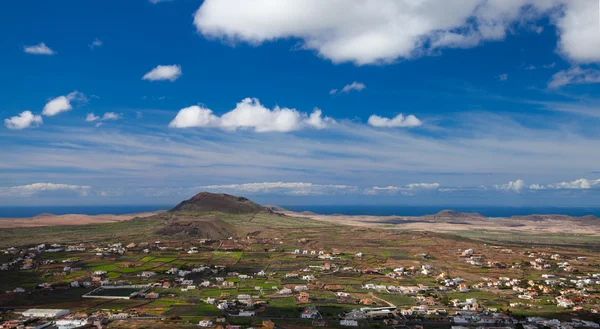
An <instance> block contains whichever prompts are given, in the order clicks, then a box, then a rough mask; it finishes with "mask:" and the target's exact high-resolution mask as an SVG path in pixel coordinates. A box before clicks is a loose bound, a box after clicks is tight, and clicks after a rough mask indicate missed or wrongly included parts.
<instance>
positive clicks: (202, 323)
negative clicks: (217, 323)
mask: <svg viewBox="0 0 600 329" xmlns="http://www.w3.org/2000/svg"><path fill="white" fill-rule="evenodd" d="M198 325H200V327H212V325H213V323H212V321H209V320H202V321H200V322H199V323H198Z"/></svg>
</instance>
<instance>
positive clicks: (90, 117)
mask: <svg viewBox="0 0 600 329" xmlns="http://www.w3.org/2000/svg"><path fill="white" fill-rule="evenodd" d="M96 120H100V117H99V116H96V115H94V113H88V115H87V117H85V121H87V122H94V121H96Z"/></svg>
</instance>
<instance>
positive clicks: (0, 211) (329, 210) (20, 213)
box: [0, 205, 600, 218]
mask: <svg viewBox="0 0 600 329" xmlns="http://www.w3.org/2000/svg"><path fill="white" fill-rule="evenodd" d="M173 206H174V205H109V206H107V205H103V206H32V207H25V206H0V218H27V217H33V216H37V215H40V214H44V213H50V214H54V215H65V214H84V215H101V214H112V215H123V214H133V213H141V212H151V211H158V210H166V209H171V208H172V207H173ZM281 207H282V208H284V209H287V210H290V211H294V212H303V211H308V212H313V213H316V214H322V215H332V214H343V215H370V216H394V215H397V216H424V215H431V214H436V213H438V212H440V211H442V210H446V209H451V210H455V211H459V212H476V213H479V214H481V215H483V216H486V217H510V216H526V215H532V214H539V215H545V214H559V215H568V216H575V217H580V216H586V215H595V216H598V217H600V207H544V206H540V207H515V206H450V205H440V206H392V205H300V206H299V205H294V206H285V205H283V206H281Z"/></svg>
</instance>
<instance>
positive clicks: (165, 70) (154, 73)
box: [142, 65, 181, 82]
mask: <svg viewBox="0 0 600 329" xmlns="http://www.w3.org/2000/svg"><path fill="white" fill-rule="evenodd" d="M180 76H181V66H180V65H158V66H157V67H155V68H153V69H152V70H151V71H150V72H148V73H146V74H144V76H143V77H142V80H148V81H160V80H169V81H171V82H173V81H175V80H177V79H179V77H180Z"/></svg>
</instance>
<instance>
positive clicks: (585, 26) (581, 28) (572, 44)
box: [557, 0, 600, 63]
mask: <svg viewBox="0 0 600 329" xmlns="http://www.w3.org/2000/svg"><path fill="white" fill-rule="evenodd" d="M564 3H565V5H564V6H563V8H564V15H562V17H560V18H559V19H557V27H558V30H559V42H558V49H559V51H560V53H562V54H563V55H564V56H566V57H567V58H568V59H570V60H571V61H574V62H578V63H596V62H598V61H600V33H599V32H598V29H599V28H598V21H599V17H598V13H599V12H600V8H599V3H598V1H595V0H578V1H572V0H568V1H567V0H564Z"/></svg>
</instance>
